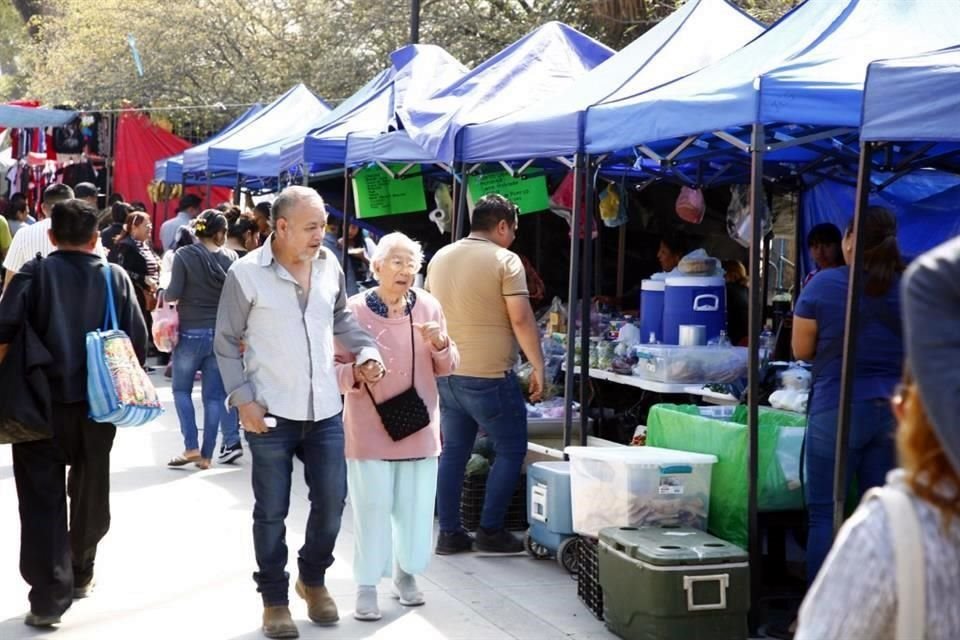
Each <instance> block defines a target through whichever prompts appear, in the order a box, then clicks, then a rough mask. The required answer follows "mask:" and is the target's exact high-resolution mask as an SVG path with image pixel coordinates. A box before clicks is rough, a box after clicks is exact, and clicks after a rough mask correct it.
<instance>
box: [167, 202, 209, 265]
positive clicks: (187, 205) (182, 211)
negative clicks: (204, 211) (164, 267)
mask: <svg viewBox="0 0 960 640" xmlns="http://www.w3.org/2000/svg"><path fill="white" fill-rule="evenodd" d="M202 205H203V200H201V199H200V196H196V195H194V194H192V193H188V194H187V195H185V196H183V197H182V198H180V206H178V207H177V215H176V216H174V217H173V218H170V219H169V220H167V221H166V222H164V223H163V224H162V225H160V245H161V247H162V248H163V250H164V251H169V250H171V249H173V248H174V246H175V245H176V243H177V229H179V228H180V227H182V226H184V225H186V224H190V221H191V220H193V219H194V218H196V217H197V216H198V215H200V207H201V206H202Z"/></svg>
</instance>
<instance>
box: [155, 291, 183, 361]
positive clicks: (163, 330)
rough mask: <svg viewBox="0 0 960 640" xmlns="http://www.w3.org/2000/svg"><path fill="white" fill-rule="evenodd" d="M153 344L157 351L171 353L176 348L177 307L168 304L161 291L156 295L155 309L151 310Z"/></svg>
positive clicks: (178, 320) (178, 329) (178, 322)
mask: <svg viewBox="0 0 960 640" xmlns="http://www.w3.org/2000/svg"><path fill="white" fill-rule="evenodd" d="M152 315H153V344H154V345H155V346H156V347H157V351H162V352H163V353H172V352H173V349H174V347H176V346H177V337H178V335H179V332H180V315H179V314H178V313H177V307H176V305H173V304H168V303H167V301H166V298H165V297H164V295H163V291H161V292H160V293H159V294H157V308H156V309H154V310H153V312H152Z"/></svg>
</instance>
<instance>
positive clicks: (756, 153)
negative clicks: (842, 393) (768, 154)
mask: <svg viewBox="0 0 960 640" xmlns="http://www.w3.org/2000/svg"><path fill="white" fill-rule="evenodd" d="M764 144H765V134H764V127H763V125H762V124H760V123H755V124H754V125H753V135H752V136H751V140H750V163H751V166H750V215H751V217H752V218H751V220H752V224H751V234H750V235H751V238H750V309H749V330H750V343H749V351H748V356H749V360H748V362H749V365H748V370H747V386H748V389H749V392H748V396H747V399H748V414H747V487H748V494H747V530H748V538H747V540H748V547H749V549H748V551H749V554H750V616H749V619H750V628H751V629H756V628H757V627H758V626H759V614H760V611H759V606H758V605H759V602H760V590H761V589H760V586H761V584H762V573H761V563H762V561H763V550H762V548H761V540H760V526H759V521H758V518H757V468H758V464H759V448H758V440H759V433H760V431H759V425H760V422H759V404H760V402H759V401H760V374H761V372H760V329H761V325H762V323H763V313H762V311H763V300H762V293H763V292H762V290H761V288H762V286H763V283H762V281H761V279H760V263H761V258H762V254H763V225H762V224H761V220H760V214H761V211H763V204H764V203H763V155H764Z"/></svg>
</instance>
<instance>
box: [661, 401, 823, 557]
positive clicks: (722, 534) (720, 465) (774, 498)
mask: <svg viewBox="0 0 960 640" xmlns="http://www.w3.org/2000/svg"><path fill="white" fill-rule="evenodd" d="M718 409H720V410H721V411H722V409H725V407H724V408H718ZM701 410H702V408H699V407H695V406H691V405H671V404H658V405H654V406H653V407H651V409H650V413H649V416H648V418H647V444H648V445H649V446H653V447H663V448H665V449H677V450H680V451H692V452H695V453H712V454H713V455H715V456H717V459H718V462H717V464H715V465H714V466H713V474H712V476H713V480H712V482H711V486H710V524H709V531H710V533H712V534H713V535H715V536H717V537H719V538H722V539H724V540H726V541H728V542H730V543H732V544H735V545H739V546H742V547H746V545H747V493H748V486H747V474H746V472H745V469H746V468H747V428H746V424H745V423H746V416H747V408H746V407H744V406H738V407H736V408H735V410H734V411H733V413H732V414H731V415H730V417H729V418H727V417H726V416H725V415H724V416H723V417H707V416H702V415H700V413H701ZM718 415H720V414H718ZM759 418H760V425H759V427H760V428H759V441H758V447H759V453H760V455H759V460H758V465H757V471H758V483H759V484H758V487H757V492H758V496H757V497H758V502H759V505H758V506H759V508H760V510H761V511H780V510H792V509H801V508H802V507H803V495H802V489H801V488H800V487H799V482H798V477H797V475H798V474H799V464H800V463H799V460H800V447H801V444H802V442H803V430H804V429H803V427H805V424H806V419H805V417H804V416H801V415H795V414H788V413H783V412H780V411H776V410H773V409H770V408H766V407H760V413H759ZM791 427H800V428H799V429H792V428H791ZM787 428H791V429H790V430H789V431H787V433H786V434H784V433H783V432H784V430H785V429H787Z"/></svg>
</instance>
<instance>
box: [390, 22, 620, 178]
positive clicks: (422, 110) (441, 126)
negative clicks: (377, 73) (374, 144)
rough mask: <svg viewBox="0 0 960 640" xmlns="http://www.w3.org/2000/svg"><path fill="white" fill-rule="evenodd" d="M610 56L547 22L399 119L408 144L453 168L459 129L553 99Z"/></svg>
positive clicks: (607, 51) (561, 26) (593, 43)
mask: <svg viewBox="0 0 960 640" xmlns="http://www.w3.org/2000/svg"><path fill="white" fill-rule="evenodd" d="M611 55H613V51H612V50H611V49H609V48H608V47H606V46H605V45H603V44H601V43H599V42H597V41H596V40H594V39H593V38H590V37H588V36H585V35H584V34H582V33H580V32H579V31H577V30H576V29H573V28H572V27H568V26H567V25H565V24H561V23H559V22H549V23H547V24H545V25H543V26H541V27H538V28H537V29H535V30H533V31H532V32H530V33H528V34H527V35H526V36H524V37H523V38H521V39H520V40H517V41H516V42H514V43H513V44H511V45H510V46H508V47H507V48H505V49H503V50H502V51H500V52H499V53H498V54H496V55H495V56H493V57H492V58H490V59H489V60H487V61H485V62H483V63H482V64H481V65H479V66H478V67H477V68H475V69H473V70H472V71H470V72H469V73H467V74H465V75H464V76H462V77H461V78H459V79H458V80H456V81H455V82H453V83H452V84H450V85H448V86H447V87H445V88H443V89H441V90H439V91H437V92H436V93H434V94H433V95H432V96H430V98H429V99H427V100H423V101H419V102H416V103H414V104H409V105H406V106H405V107H404V108H402V109H400V110H399V111H398V114H399V117H400V120H401V122H402V124H403V127H404V128H405V130H406V131H407V132H408V133H409V135H410V138H411V139H412V140H413V141H414V142H416V143H417V144H418V145H420V146H421V147H423V148H424V149H425V150H426V151H427V152H428V154H429V155H430V156H432V158H433V159H435V160H438V161H441V162H452V161H453V159H454V157H455V155H456V154H455V148H454V144H455V140H456V137H457V134H458V133H459V131H460V130H461V129H462V128H463V127H465V126H467V125H471V124H477V123H482V122H489V121H490V120H493V119H495V118H500V117H502V116H504V115H505V114H508V113H512V112H514V111H516V110H518V109H520V108H523V107H525V106H526V105H527V104H529V103H530V100H531V98H532V97H536V98H539V97H542V96H546V95H548V94H554V95H556V94H557V93H559V92H561V91H563V90H565V89H567V88H568V87H570V85H571V84H572V82H573V80H575V79H576V78H578V77H580V76H582V75H583V74H584V73H586V72H587V71H589V70H591V69H593V68H594V67H596V66H597V65H599V64H600V63H601V62H603V61H604V60H606V59H607V58H609V57H610V56H611Z"/></svg>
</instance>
